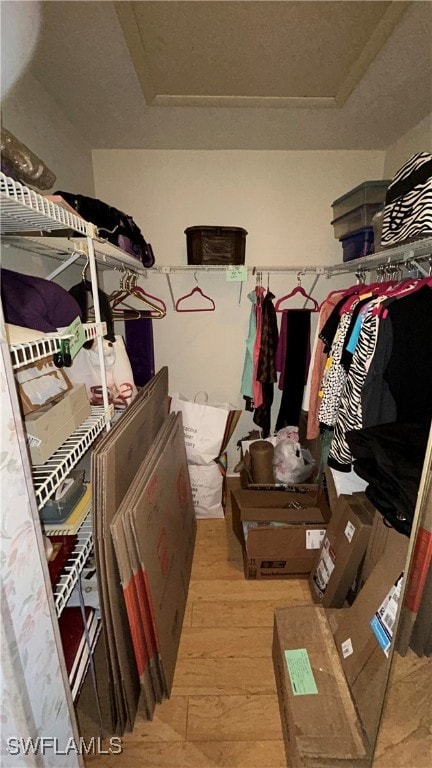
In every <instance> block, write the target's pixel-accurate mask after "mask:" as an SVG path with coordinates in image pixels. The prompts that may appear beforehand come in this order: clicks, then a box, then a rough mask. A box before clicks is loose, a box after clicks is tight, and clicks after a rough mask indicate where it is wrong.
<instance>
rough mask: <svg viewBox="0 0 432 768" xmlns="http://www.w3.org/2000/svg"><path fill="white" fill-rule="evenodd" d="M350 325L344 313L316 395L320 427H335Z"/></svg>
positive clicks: (342, 386) (342, 385) (348, 315)
mask: <svg viewBox="0 0 432 768" xmlns="http://www.w3.org/2000/svg"><path fill="white" fill-rule="evenodd" d="M356 304H358V301H355V302H354V304H353V306H352V308H354V306H355V305H356ZM350 323H351V314H350V313H349V312H344V314H343V315H342V317H341V319H340V321H339V325H338V329H337V331H336V336H335V338H334V340H333V344H332V346H331V350H330V354H329V356H328V359H327V362H326V366H325V369H324V373H323V378H322V382H321V387H320V391H319V393H318V395H319V397H322V400H321V405H320V407H319V421H320V424H321V425H323V426H326V427H333V426H334V425H335V422H336V419H337V414H338V409H339V403H340V398H341V395H342V392H343V388H344V385H345V381H346V373H345V369H344V368H343V366H342V365H341V356H342V350H343V346H344V343H345V338H346V335H347V331H348V328H349V325H350Z"/></svg>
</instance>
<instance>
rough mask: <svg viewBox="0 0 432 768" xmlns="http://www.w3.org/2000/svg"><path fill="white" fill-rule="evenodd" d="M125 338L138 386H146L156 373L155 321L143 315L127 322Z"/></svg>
mask: <svg viewBox="0 0 432 768" xmlns="http://www.w3.org/2000/svg"><path fill="white" fill-rule="evenodd" d="M149 314H150V313H149ZM125 340H126V350H127V353H128V356H129V360H130V364H131V367H132V371H133V377H134V382H135V384H136V386H137V387H144V386H145V385H146V384H147V383H148V382H149V381H150V379H152V378H153V376H154V375H155V361H154V341H153V322H152V320H151V318H150V317H143V318H139V319H137V320H130V321H128V322H126V323H125Z"/></svg>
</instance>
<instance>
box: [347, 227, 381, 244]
mask: <svg viewBox="0 0 432 768" xmlns="http://www.w3.org/2000/svg"><path fill="white" fill-rule="evenodd" d="M373 233H374V231H373V227H361V229H355V230H354V232H349V233H348V234H347V235H344V236H343V237H340V238H339V242H340V243H341V242H342V240H348V238H349V237H356V236H357V237H358V235H366V236H372V237H373Z"/></svg>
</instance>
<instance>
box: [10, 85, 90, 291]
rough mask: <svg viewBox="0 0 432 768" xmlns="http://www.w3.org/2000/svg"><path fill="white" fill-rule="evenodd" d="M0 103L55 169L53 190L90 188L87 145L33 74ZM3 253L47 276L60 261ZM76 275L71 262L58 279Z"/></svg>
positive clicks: (14, 128)
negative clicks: (68, 268) (69, 267)
mask: <svg viewBox="0 0 432 768" xmlns="http://www.w3.org/2000/svg"><path fill="white" fill-rule="evenodd" d="M1 109H2V124H3V125H4V127H5V128H7V129H8V130H9V131H11V132H12V133H13V134H14V135H15V136H16V137H17V138H18V139H19V140H20V141H22V142H23V143H24V144H26V145H27V146H28V147H29V148H30V149H31V150H32V152H34V153H35V154H36V155H38V157H40V158H41V159H42V160H43V161H44V162H45V163H46V164H47V166H48V167H49V168H50V170H52V171H53V172H54V173H55V174H56V176H57V180H56V182H55V186H54V190H56V189H64V190H65V191H71V192H78V193H82V194H87V195H93V194H94V182H93V165H92V157H91V150H90V146H89V145H88V144H87V143H86V142H85V141H84V140H83V139H82V138H81V136H80V134H79V133H78V131H77V130H76V129H75V128H74V127H73V126H72V125H71V123H70V122H69V121H68V120H67V119H66V117H65V116H64V114H63V113H62V112H61V110H60V109H59V107H58V106H57V104H56V102H55V101H54V100H53V99H52V98H51V97H50V96H49V95H48V94H47V92H46V91H45V90H44V89H43V87H42V86H41V85H40V83H39V82H38V81H37V80H35V78H34V77H32V75H31V74H29V73H28V72H27V73H26V74H25V75H23V77H22V78H21V79H20V80H19V81H18V82H17V83H16V84H15V86H14V87H13V88H12V90H11V91H10V93H9V95H8V96H7V98H6V99H5V100H4V101H3V102H2V104H1ZM50 191H53V190H50ZM42 194H43V193H42ZM45 194H46V193H45ZM1 255H2V266H4V267H8V268H9V269H14V270H16V271H17V272H27V273H29V274H34V275H38V276H39V277H45V276H46V275H47V274H49V273H50V272H51V271H52V270H54V269H55V268H56V267H57V266H58V261H54V260H52V259H45V258H40V257H38V256H33V255H31V254H30V253H28V252H26V253H23V252H22V251H17V250H15V249H8V248H5V247H4V246H2V254H1ZM79 279H80V273H79V270H78V269H77V268H76V267H75V268H72V269H70V270H67V271H66V272H65V273H64V274H63V275H62V276H61V277H59V278H58V282H59V283H60V284H61V285H64V286H65V287H67V288H69V287H70V286H72V285H73V284H74V283H75V282H77V280H79Z"/></svg>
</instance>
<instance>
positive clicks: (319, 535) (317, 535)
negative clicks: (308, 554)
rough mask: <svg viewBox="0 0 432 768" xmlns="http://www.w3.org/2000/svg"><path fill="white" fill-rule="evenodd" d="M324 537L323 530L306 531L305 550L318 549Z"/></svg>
mask: <svg viewBox="0 0 432 768" xmlns="http://www.w3.org/2000/svg"><path fill="white" fill-rule="evenodd" d="M324 536H325V530H321V529H320V530H318V531H315V530H307V531H306V549H320V547H321V544H322V540H323V538H324Z"/></svg>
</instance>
